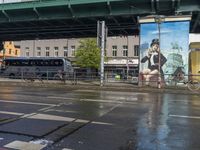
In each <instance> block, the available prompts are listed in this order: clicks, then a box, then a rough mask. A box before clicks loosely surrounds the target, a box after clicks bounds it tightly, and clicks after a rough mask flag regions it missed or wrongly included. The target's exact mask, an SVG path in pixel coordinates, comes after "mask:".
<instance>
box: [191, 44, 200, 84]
mask: <svg viewBox="0 0 200 150" xmlns="http://www.w3.org/2000/svg"><path fill="white" fill-rule="evenodd" d="M189 47H190V53H189V73H191V74H192V75H193V78H195V79H197V80H199V81H200V42H192V43H190V46H189Z"/></svg>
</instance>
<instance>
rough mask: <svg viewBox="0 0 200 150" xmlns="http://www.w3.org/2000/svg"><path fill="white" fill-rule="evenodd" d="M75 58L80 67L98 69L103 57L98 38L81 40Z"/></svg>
mask: <svg viewBox="0 0 200 150" xmlns="http://www.w3.org/2000/svg"><path fill="white" fill-rule="evenodd" d="M75 58H76V64H77V65H78V66H80V67H83V68H94V69H98V68H99V65H100V61H101V57H100V49H99V48H98V46H97V42H96V40H95V39H92V38H88V39H84V40H81V41H80V45H79V47H78V49H77V50H76V54H75Z"/></svg>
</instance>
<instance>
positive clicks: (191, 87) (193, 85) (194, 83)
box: [187, 80, 200, 91]
mask: <svg viewBox="0 0 200 150" xmlns="http://www.w3.org/2000/svg"><path fill="white" fill-rule="evenodd" d="M187 87H188V89H189V90H191V91H198V90H199V89H200V83H199V81H198V80H192V81H188V83H187Z"/></svg>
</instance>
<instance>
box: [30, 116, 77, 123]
mask: <svg viewBox="0 0 200 150" xmlns="http://www.w3.org/2000/svg"><path fill="white" fill-rule="evenodd" d="M27 118H30V119H41V120H52V121H69V122H71V121H73V120H75V118H70V117H62V116H57V115H47V114H36V115H33V116H30V117H27Z"/></svg>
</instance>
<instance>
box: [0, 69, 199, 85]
mask: <svg viewBox="0 0 200 150" xmlns="http://www.w3.org/2000/svg"><path fill="white" fill-rule="evenodd" d="M0 75H1V77H2V78H10V79H21V80H24V81H27V82H34V81H40V82H42V83H43V82H46V81H58V82H63V83H70V84H79V83H82V82H84V83H88V84H89V83H93V84H99V83H100V74H99V73H98V72H96V71H95V72H85V71H75V72H73V73H67V72H53V71H39V72H36V71H26V72H23V71H21V72H19V71H18V72H12V73H11V72H10V73H5V72H1V74H0ZM146 77H147V76H146ZM146 77H145V74H139V75H137V74H128V75H127V74H120V73H115V72H105V76H104V83H105V84H106V83H127V84H134V85H139V86H146V85H147V83H148V85H149V86H151V87H158V84H161V87H174V86H175V87H185V86H187V83H189V82H192V83H193V82H195V83H196V82H197V81H200V74H195V75H194V74H193V75H186V74H178V75H172V74H164V75H162V76H159V75H158V74H151V76H150V77H149V79H148V80H147V79H146ZM198 83H199V82H198Z"/></svg>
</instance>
